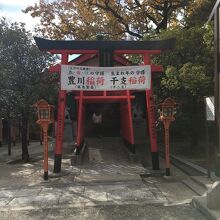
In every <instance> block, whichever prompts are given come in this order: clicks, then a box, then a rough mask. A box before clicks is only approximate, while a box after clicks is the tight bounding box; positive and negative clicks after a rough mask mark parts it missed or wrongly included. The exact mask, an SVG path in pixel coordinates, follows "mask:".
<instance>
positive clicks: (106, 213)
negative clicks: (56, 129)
mask: <svg viewBox="0 0 220 220" xmlns="http://www.w3.org/2000/svg"><path fill="white" fill-rule="evenodd" d="M93 141H95V143H96V145H94V143H93ZM103 143H104V145H103ZM71 144H72V143H70V142H66V143H65V144H64V153H63V161H62V172H61V174H58V175H56V174H53V173H52V170H53V147H54V141H53V140H52V141H51V142H50V147H49V157H50V158H49V171H50V172H49V180H48V181H44V180H43V179H42V177H43V168H42V164H43V161H42V150H43V147H42V146H40V145H39V143H38V142H33V143H31V144H30V146H29V151H30V155H31V157H32V158H33V160H32V161H31V162H30V163H27V164H23V163H20V162H19V160H18V159H19V158H20V155H21V154H20V153H21V152H20V148H21V146H20V145H19V144H18V145H17V146H16V147H12V156H11V157H9V156H7V149H6V146H4V147H2V148H0V161H1V162H0V169H1V178H0V216H1V217H0V219H42V217H43V218H46V219H50V218H51V219H56V218H58V216H59V218H64V217H65V218H67V219H125V218H126V219H135V218H138V219H206V218H205V217H204V216H202V215H201V214H200V213H199V212H198V211H196V210H195V209H194V208H193V207H192V206H191V205H190V203H191V200H192V197H193V196H195V195H196V194H195V192H193V191H192V190H190V189H189V188H188V187H187V186H186V185H185V184H184V183H183V180H184V179H187V178H188V177H187V176H186V175H185V174H183V173H182V172H181V171H179V170H178V169H176V168H175V167H172V168H171V171H172V175H173V177H171V178H164V177H163V176H162V175H160V173H158V174H157V173H156V175H155V176H149V175H148V174H149V172H150V171H149V169H145V168H143V167H142V166H141V165H140V164H131V163H129V161H128V158H126V156H125V154H124V153H123V149H122V148H120V146H119V145H120V140H119V139H116V140H115V139H114V141H113V140H112V139H100V140H99V139H97V140H90V141H89V144H90V145H91V146H92V147H91V148H88V152H87V158H85V162H84V164H83V165H78V166H71V164H70V159H69V157H70V155H71V154H72V149H71V148H70V145H71ZM94 146H95V147H94ZM103 146H105V148H103ZM112 159H114V160H112ZM162 164H163V163H161V165H162ZM120 207H121V208H120ZM181 207H182V209H181ZM77 210H80V211H78V212H77ZM156 210H157V211H156ZM168 210H170V212H169V211H168ZM184 210H185V212H187V213H184ZM71 211H72V212H71ZM151 211H152V212H151ZM58 212H59V213H58ZM136 212H137V213H136ZM15 213H16V217H13V216H15ZM80 213H81V214H80ZM112 213H114V216H113V215H112ZM138 213H139V214H140V215H139V214H138ZM141 213H142V214H141ZM153 213H154V214H153ZM163 213H166V215H163ZM181 213H182V214H181ZM90 214H91V215H92V217H91V216H90ZM137 215H139V217H140V218H139V217H138V216H137ZM178 215H181V216H182V217H181V218H178ZM150 216H151V217H150ZM159 216H160V217H159Z"/></svg>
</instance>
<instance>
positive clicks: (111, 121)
mask: <svg viewBox="0 0 220 220" xmlns="http://www.w3.org/2000/svg"><path fill="white" fill-rule="evenodd" d="M97 110H98V111H99V112H100V113H101V114H102V132H101V133H102V136H103V137H117V136H120V109H119V103H98V104H97V103H87V104H86V122H85V136H86V137H94V136H95V135H96V134H95V129H94V127H95V125H94V123H93V120H92V115H93V113H94V112H95V111H97Z"/></svg>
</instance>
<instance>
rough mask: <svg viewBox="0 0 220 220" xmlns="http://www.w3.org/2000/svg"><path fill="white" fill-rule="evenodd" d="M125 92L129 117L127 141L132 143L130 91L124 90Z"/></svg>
mask: <svg viewBox="0 0 220 220" xmlns="http://www.w3.org/2000/svg"><path fill="white" fill-rule="evenodd" d="M126 93H127V103H128V105H127V110H128V117H129V120H128V129H129V131H130V132H129V136H130V137H128V139H129V143H130V144H132V145H134V130H133V121H132V109H131V98H130V91H129V90H127V91H126Z"/></svg>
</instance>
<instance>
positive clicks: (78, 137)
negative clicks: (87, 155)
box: [76, 91, 84, 154]
mask: <svg viewBox="0 0 220 220" xmlns="http://www.w3.org/2000/svg"><path fill="white" fill-rule="evenodd" d="M83 118H84V106H83V91H80V94H79V102H78V114H77V132H76V145H77V148H78V149H77V154H78V153H79V150H80V146H81V145H82V142H83V139H84V129H83V126H84V124H83Z"/></svg>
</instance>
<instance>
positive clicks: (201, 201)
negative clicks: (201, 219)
mask: <svg viewBox="0 0 220 220" xmlns="http://www.w3.org/2000/svg"><path fill="white" fill-rule="evenodd" d="M192 205H193V206H194V207H195V208H197V209H198V210H199V211H200V212H202V213H203V214H204V215H205V216H206V217H207V218H208V219H210V220H219V219H220V210H212V209H209V208H208V207H207V198H206V196H196V197H194V198H193V199H192Z"/></svg>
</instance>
